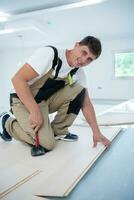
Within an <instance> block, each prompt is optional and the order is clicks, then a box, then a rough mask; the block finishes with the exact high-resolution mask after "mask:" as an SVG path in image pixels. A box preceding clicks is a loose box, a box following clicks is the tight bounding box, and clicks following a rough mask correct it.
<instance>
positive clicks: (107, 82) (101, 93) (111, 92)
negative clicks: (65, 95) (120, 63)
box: [86, 37, 134, 100]
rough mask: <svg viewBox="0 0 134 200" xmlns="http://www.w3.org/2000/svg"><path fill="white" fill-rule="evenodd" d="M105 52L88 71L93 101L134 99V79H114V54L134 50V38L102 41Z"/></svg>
mask: <svg viewBox="0 0 134 200" xmlns="http://www.w3.org/2000/svg"><path fill="white" fill-rule="evenodd" d="M102 46H103V52H102V55H101V57H100V58H98V60H96V61H94V62H93V63H92V64H91V65H89V66H88V67H87V69H86V72H87V73H86V74H88V84H89V88H90V92H91V96H92V98H93V99H117V100H125V99H131V98H134V79H130V80H129V79H126V80H125V79H115V78H114V52H115V51H124V50H134V37H133V38H128V39H113V40H103V41H102Z"/></svg>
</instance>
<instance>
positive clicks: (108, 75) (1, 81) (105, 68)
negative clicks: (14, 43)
mask: <svg viewBox="0 0 134 200" xmlns="http://www.w3.org/2000/svg"><path fill="white" fill-rule="evenodd" d="M102 45H103V52H102V55H101V57H100V58H99V59H98V60H96V61H94V62H93V63H92V64H91V65H89V66H87V67H86V75H87V80H88V86H89V92H90V94H91V98H92V99H106V100H109V99H116V100H125V99H126V100H127V99H130V98H134V90H133V85H134V79H133V80H132V79H131V80H116V79H114V78H113V64H114V63H113V52H114V51H118V50H121V51H122V50H125V49H126V50H128V49H129V50H130V49H134V38H129V39H120V40H103V41H102ZM59 46H60V45H59ZM62 46H64V45H63V44H62ZM68 46H71V45H68ZM34 50H35V47H33V48H25V49H24V50H23V51H22V49H20V48H14V49H10V48H8V49H1V50H0V86H1V89H0V93H1V95H0V96H1V97H0V107H4V108H5V109H9V93H10V90H11V81H10V79H11V77H12V75H13V74H14V73H15V72H16V70H17V69H18V67H19V65H20V64H22V63H23V62H24V61H25V58H27V57H29V56H30V55H31V54H32V52H33V51H34Z"/></svg>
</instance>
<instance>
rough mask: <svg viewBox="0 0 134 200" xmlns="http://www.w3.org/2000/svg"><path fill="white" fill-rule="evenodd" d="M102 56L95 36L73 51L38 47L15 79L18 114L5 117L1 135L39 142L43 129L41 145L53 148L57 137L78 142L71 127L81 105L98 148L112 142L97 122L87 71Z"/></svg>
mask: <svg viewBox="0 0 134 200" xmlns="http://www.w3.org/2000/svg"><path fill="white" fill-rule="evenodd" d="M100 54H101V43H100V41H99V40H98V39H97V38H95V37H93V36H87V37H85V38H84V39H83V40H81V41H80V42H77V43H76V44H75V46H74V47H73V48H72V49H69V50H67V49H57V48H55V47H53V46H46V47H41V48H39V49H37V50H36V51H35V53H34V54H33V55H32V56H31V57H30V58H29V59H28V60H26V63H25V64H24V65H23V66H22V67H21V68H20V69H19V70H18V71H17V73H16V74H15V75H14V77H13V78H12V83H13V86H14V91H13V92H12V93H11V94H10V102H11V111H12V113H13V114H14V116H15V118H13V117H11V116H10V115H9V114H8V113H4V114H3V115H2V127H3V132H2V134H1V137H2V138H3V139H4V140H6V141H10V140H11V139H12V137H14V138H15V139H17V140H20V141H23V142H26V143H29V144H31V145H34V144H35V133H36V132H37V131H38V136H39V144H40V145H41V147H43V148H44V149H45V150H46V151H47V150H52V149H53V148H54V146H55V140H57V139H60V140H66V141H76V140H78V136H77V134H72V133H70V132H69V130H68V128H69V127H70V126H71V125H72V124H73V122H74V120H75V118H76V117H77V115H78V113H79V111H80V109H81V110H82V112H83V114H84V116H85V119H86V120H87V122H88V124H89V125H90V127H91V128H92V131H93V143H94V147H95V146H96V145H97V142H101V143H102V144H104V145H105V146H109V145H110V141H109V140H108V139H107V138H106V137H104V136H103V135H102V134H101V132H100V130H99V127H98V125H97V122H96V117H95V112H94V108H93V105H92V103H91V101H90V98H89V95H88V92H87V89H86V81H85V80H86V77H85V74H84V71H83V67H84V66H87V65H89V64H90V63H91V62H92V61H93V60H95V59H97V58H98V57H99V56H100ZM54 112H57V114H56V116H55V118H54V120H53V121H52V122H51V123H50V121H49V117H48V115H49V113H54Z"/></svg>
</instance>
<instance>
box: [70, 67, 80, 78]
mask: <svg viewBox="0 0 134 200" xmlns="http://www.w3.org/2000/svg"><path fill="white" fill-rule="evenodd" d="M78 69H79V68H74V69H72V70H71V71H70V72H69V73H70V75H71V77H72V76H73V75H74V74H75V73H76V72H77V71H78Z"/></svg>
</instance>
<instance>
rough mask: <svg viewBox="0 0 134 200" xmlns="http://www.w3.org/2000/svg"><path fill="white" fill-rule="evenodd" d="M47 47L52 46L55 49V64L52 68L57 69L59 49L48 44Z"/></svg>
mask: <svg viewBox="0 0 134 200" xmlns="http://www.w3.org/2000/svg"><path fill="white" fill-rule="evenodd" d="M47 47H51V48H52V49H53V51H54V59H53V64H52V68H53V69H55V66H56V65H57V63H58V59H59V58H58V50H57V49H56V48H55V47H54V46H51V45H49V46H47Z"/></svg>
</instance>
